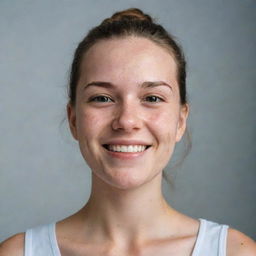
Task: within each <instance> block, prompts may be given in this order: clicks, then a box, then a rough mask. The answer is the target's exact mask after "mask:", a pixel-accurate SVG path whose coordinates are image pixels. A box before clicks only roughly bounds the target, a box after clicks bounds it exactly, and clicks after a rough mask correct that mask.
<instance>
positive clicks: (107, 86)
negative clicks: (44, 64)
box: [83, 81, 173, 90]
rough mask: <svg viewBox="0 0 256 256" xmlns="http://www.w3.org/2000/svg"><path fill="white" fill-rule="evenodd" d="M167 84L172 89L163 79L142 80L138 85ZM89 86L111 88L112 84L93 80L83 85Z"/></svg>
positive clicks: (148, 86) (154, 85)
mask: <svg viewBox="0 0 256 256" xmlns="http://www.w3.org/2000/svg"><path fill="white" fill-rule="evenodd" d="M162 85H163V86H167V87H168V88H170V89H171V90H173V88H172V86H171V85H170V84H168V83H166V82H164V81H154V82H152V81H145V82H143V83H142V84H141V85H140V87H142V88H154V87H157V86H162ZM90 86H97V87H103V88H113V87H114V85H113V84H112V83H109V82H102V81H93V82H90V83H88V84H86V85H85V86H84V88H83V89H84V90H85V89H86V88H88V87H90Z"/></svg>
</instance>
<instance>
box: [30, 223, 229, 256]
mask: <svg viewBox="0 0 256 256" xmlns="http://www.w3.org/2000/svg"><path fill="white" fill-rule="evenodd" d="M199 220H200V227H199V232H198V236H197V240H196V243H195V247H194V250H193V253H192V256H204V255H207V256H226V244H227V230H228V226H227V225H219V224H217V223H215V222H212V221H208V220H204V219H199ZM46 255H47V256H61V254H60V249H59V247H58V243H57V239H56V233H55V223H51V224H48V225H41V226H38V227H35V228H32V229H28V230H27V231H26V234H25V256H46Z"/></svg>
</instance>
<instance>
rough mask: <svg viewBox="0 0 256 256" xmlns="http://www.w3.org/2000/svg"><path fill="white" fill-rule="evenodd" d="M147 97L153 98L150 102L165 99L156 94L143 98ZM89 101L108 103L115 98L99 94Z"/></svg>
mask: <svg viewBox="0 0 256 256" xmlns="http://www.w3.org/2000/svg"><path fill="white" fill-rule="evenodd" d="M146 99H151V100H148V102H150V103H157V102H162V101H164V100H163V99H162V98H161V97H159V96H156V95H149V96H146V97H145V98H144V99H143V101H147V100H146ZM152 99H154V100H153V101H152ZM89 102H99V103H108V102H113V100H112V99H111V98H110V97H108V96H105V95H99V96H95V97H92V98H90V99H89Z"/></svg>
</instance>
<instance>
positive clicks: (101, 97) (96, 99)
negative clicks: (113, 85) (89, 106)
mask: <svg viewBox="0 0 256 256" xmlns="http://www.w3.org/2000/svg"><path fill="white" fill-rule="evenodd" d="M89 101H90V102H103V103H104V102H112V101H113V100H112V99H111V98H109V97H107V96H104V95H99V96H96V97H92V98H90V99H89Z"/></svg>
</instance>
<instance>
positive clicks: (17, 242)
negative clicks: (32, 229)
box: [0, 233, 25, 256]
mask: <svg viewBox="0 0 256 256" xmlns="http://www.w3.org/2000/svg"><path fill="white" fill-rule="evenodd" d="M24 241H25V233H19V234H16V235H14V236H11V237H9V238H8V239H6V240H5V241H3V242H1V243H0V256H24Z"/></svg>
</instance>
